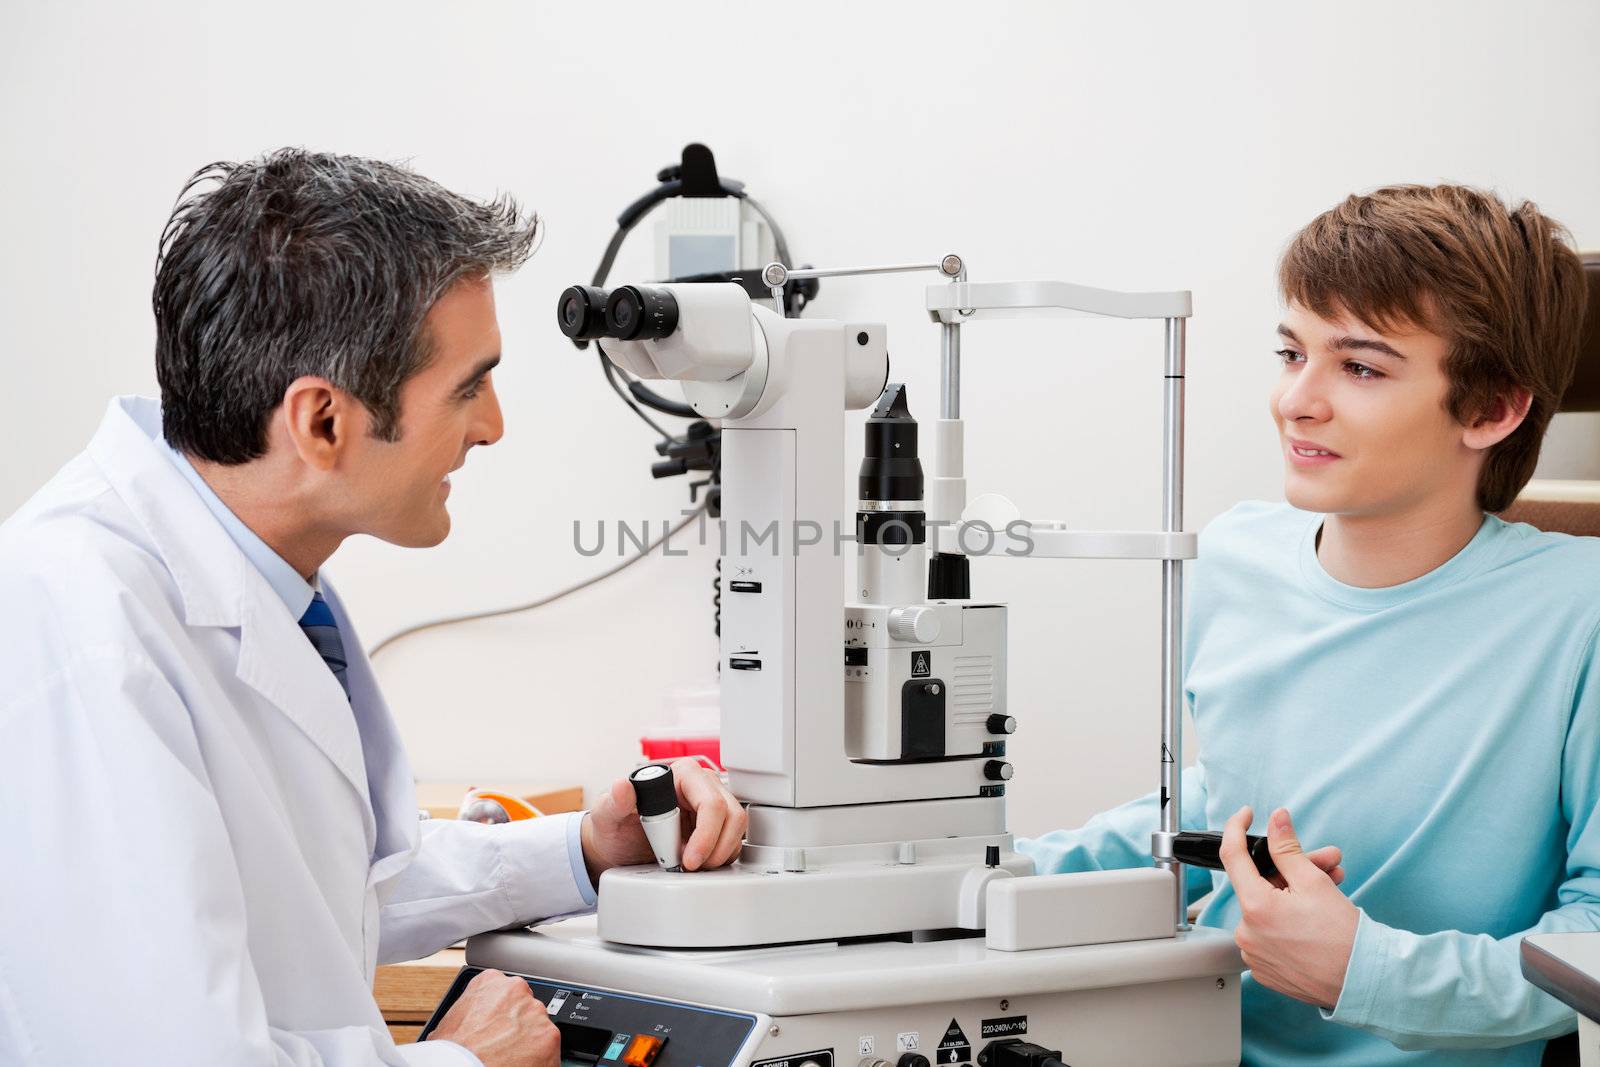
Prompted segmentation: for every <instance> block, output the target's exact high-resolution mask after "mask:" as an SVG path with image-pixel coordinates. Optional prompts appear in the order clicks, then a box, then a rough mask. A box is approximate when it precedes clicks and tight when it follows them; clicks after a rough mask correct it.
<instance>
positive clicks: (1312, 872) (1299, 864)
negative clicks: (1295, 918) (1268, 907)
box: [1267, 808, 1326, 886]
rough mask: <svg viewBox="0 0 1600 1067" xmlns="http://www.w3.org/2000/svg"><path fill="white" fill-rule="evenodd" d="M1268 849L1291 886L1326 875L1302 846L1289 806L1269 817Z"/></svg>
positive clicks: (1307, 883)
mask: <svg viewBox="0 0 1600 1067" xmlns="http://www.w3.org/2000/svg"><path fill="white" fill-rule="evenodd" d="M1267 849H1268V850H1269V851H1270V852H1271V853H1272V862H1273V863H1275V864H1277V865H1278V871H1279V873H1281V874H1282V875H1283V878H1284V881H1286V882H1288V883H1289V885H1290V886H1309V885H1312V884H1314V881H1315V880H1317V879H1321V878H1323V877H1326V875H1325V874H1324V872H1323V870H1322V868H1321V867H1320V866H1318V865H1317V864H1315V863H1313V862H1312V860H1311V857H1309V856H1307V855H1306V853H1305V850H1304V849H1303V848H1301V847H1300V838H1298V837H1296V836H1295V832H1294V820H1292V819H1291V818H1289V810H1288V809H1287V808H1279V809H1278V810H1276V811H1274V812H1273V813H1272V815H1271V816H1270V817H1269V818H1268V819H1267Z"/></svg>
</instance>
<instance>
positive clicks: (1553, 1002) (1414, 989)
mask: <svg viewBox="0 0 1600 1067" xmlns="http://www.w3.org/2000/svg"><path fill="white" fill-rule="evenodd" d="M1588 648H1589V656H1588V658H1587V660H1586V662H1585V663H1584V666H1583V669H1582V670H1581V672H1580V676H1579V678H1578V679H1577V684H1576V686H1575V688H1574V693H1575V696H1574V701H1573V711H1572V718H1571V720H1570V722H1569V725H1568V728H1567V737H1566V742H1565V745H1564V747H1563V750H1562V758H1561V814H1562V817H1563V819H1564V820H1565V822H1566V824H1567V826H1568V828H1569V829H1568V832H1567V839H1566V845H1567V863H1566V875H1565V879H1564V881H1563V882H1562V884H1561V887H1560V889H1559V890H1558V892H1557V894H1556V902H1557V906H1556V907H1555V908H1553V909H1551V910H1550V911H1548V912H1546V913H1545V914H1544V915H1543V916H1542V917H1541V918H1540V919H1539V921H1538V922H1537V923H1535V924H1534V925H1533V926H1532V927H1530V928H1528V929H1527V930H1522V931H1519V932H1518V933H1515V934H1513V935H1511V936H1510V937H1502V938H1494V937H1491V936H1489V935H1488V934H1470V933H1463V932H1461V931H1458V930H1445V931H1441V932H1439V933H1433V934H1414V933H1409V932H1407V931H1405V930H1398V929H1395V928H1394V927H1391V926H1385V925H1384V924H1383V923H1381V922H1377V921H1376V920H1374V919H1373V918H1372V917H1371V916H1369V915H1367V914H1366V913H1365V912H1363V913H1362V915H1361V921H1360V925H1359V926H1358V927H1357V929H1356V940H1355V944H1354V946H1353V947H1352V948H1351V953H1350V965H1349V968H1348V970H1347V971H1346V972H1345V979H1344V989H1343V991H1342V992H1341V994H1340V996H1339V1001H1338V1003H1337V1004H1335V1005H1334V1007H1333V1011H1331V1012H1328V1011H1324V1012H1323V1017H1324V1018H1327V1019H1331V1020H1332V1021H1334V1022H1338V1023H1344V1024H1345V1025H1347V1026H1353V1027H1358V1028H1360V1029H1364V1030H1368V1031H1370V1032H1372V1033H1374V1034H1377V1035H1378V1036H1380V1037H1383V1038H1386V1039H1388V1040H1389V1041H1390V1042H1392V1043H1393V1044H1394V1045H1396V1046H1397V1047H1399V1048H1402V1049H1408V1050H1409V1049H1449V1048H1497V1047H1500V1046H1504V1045H1514V1044H1519V1043H1521V1042H1524V1041H1535V1040H1538V1039H1541V1038H1549V1037H1556V1036H1559V1035H1561V1034H1564V1033H1567V1032H1569V1031H1571V1030H1572V1029H1573V1028H1574V1027H1575V1026H1576V1025H1577V1024H1576V1021H1575V1020H1576V1016H1575V1015H1574V1014H1573V1012H1572V1009H1571V1008H1568V1007H1567V1006H1566V1005H1565V1004H1562V1003H1561V1002H1560V1001H1559V1000H1557V999H1556V998H1555V997H1552V996H1551V995H1550V994H1548V993H1546V992H1544V991H1543V990H1541V989H1539V988H1537V987H1535V986H1534V985H1532V984H1531V983H1529V982H1528V981H1527V980H1526V979H1524V978H1523V977H1522V964H1521V948H1522V939H1523V938H1524V937H1526V936H1527V935H1528V934H1543V933H1557V932H1568V931H1580V930H1600V818H1597V817H1596V809H1597V808H1600V657H1597V655H1596V642H1595V640H1594V638H1593V637H1591V639H1590V643H1589V646H1588Z"/></svg>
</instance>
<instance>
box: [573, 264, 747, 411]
mask: <svg viewBox="0 0 1600 1067" xmlns="http://www.w3.org/2000/svg"><path fill="white" fill-rule="evenodd" d="M752 312H753V308H752V307H751V304H750V297H749V295H748V294H747V293H746V292H745V291H744V289H743V288H742V287H741V286H740V285H739V284H738V283H736V282H722V283H685V284H680V285H655V286H651V285H622V286H618V287H617V288H615V289H611V290H609V291H608V290H605V289H597V288H595V287H594V286H590V285H573V286H569V287H568V288H567V290H566V291H565V292H563V293H562V294H561V299H560V300H559V301H557V303H556V321H557V323H558V324H559V325H560V326H561V332H562V333H564V334H566V335H567V336H568V337H570V338H572V339H573V340H594V341H599V342H601V349H602V351H604V352H605V354H606V358H607V359H609V360H611V362H613V363H615V364H616V365H617V366H619V367H621V368H622V369H623V370H626V371H627V372H628V373H629V374H632V375H633V376H634V377H636V378H643V379H646V380H649V381H664V380H671V381H679V382H726V381H728V380H730V379H732V378H735V377H737V376H739V375H741V374H743V373H744V372H745V371H746V370H748V369H749V368H750V365H751V363H752V362H753V361H754V360H755V358H756V348H757V345H758V344H759V343H760V337H761V334H760V330H759V329H758V328H757V327H756V325H755V322H754V318H753V315H752ZM718 414H721V413H718Z"/></svg>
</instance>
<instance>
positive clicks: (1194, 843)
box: [1172, 830, 1278, 878]
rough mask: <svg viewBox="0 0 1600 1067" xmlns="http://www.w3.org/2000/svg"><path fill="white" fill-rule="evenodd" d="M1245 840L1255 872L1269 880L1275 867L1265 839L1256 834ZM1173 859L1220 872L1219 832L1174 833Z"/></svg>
mask: <svg viewBox="0 0 1600 1067" xmlns="http://www.w3.org/2000/svg"><path fill="white" fill-rule="evenodd" d="M1244 839H1245V844H1246V846H1247V847H1248V848H1249V850H1250V858H1251V859H1253V860H1255V862H1256V870H1257V871H1259V872H1261V877H1263V878H1271V877H1272V876H1273V875H1275V874H1277V873H1278V865H1277V864H1276V863H1274V862H1272V852H1271V850H1269V849H1268V848H1267V839H1266V838H1265V837H1261V836H1259V835H1257V834H1246V835H1245V838H1244ZM1172 858H1173V859H1175V860H1177V861H1178V862H1179V863H1187V864H1188V865H1189V866H1191V867H1206V868H1209V869H1210V870H1213V871H1220V870H1222V831H1221V830H1184V831H1183V832H1182V833H1178V834H1174V835H1173V837H1172Z"/></svg>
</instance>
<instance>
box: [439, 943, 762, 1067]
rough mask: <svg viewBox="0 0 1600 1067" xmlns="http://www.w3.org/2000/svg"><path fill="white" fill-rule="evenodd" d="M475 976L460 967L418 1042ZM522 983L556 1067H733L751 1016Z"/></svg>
mask: <svg viewBox="0 0 1600 1067" xmlns="http://www.w3.org/2000/svg"><path fill="white" fill-rule="evenodd" d="M481 970H482V968H479V967H467V968H465V969H463V970H462V972H461V973H460V974H459V975H457V976H456V980H455V983H454V984H453V985H451V987H450V991H449V992H448V993H446V994H445V997H444V999H443V1000H442V1001H440V1002H439V1007H438V1008H436V1009H435V1010H434V1013H433V1017H432V1018H431V1019H429V1020H428V1025H427V1026H425V1027H423V1030H422V1035H421V1037H420V1038H419V1040H426V1039H427V1037H428V1035H429V1034H431V1033H432V1032H433V1029H434V1027H435V1026H437V1025H438V1024H439V1020H440V1019H443V1018H444V1016H445V1013H446V1012H448V1011H449V1010H450V1006H451V1005H452V1004H454V1003H455V1002H456V999H457V998H458V997H460V996H461V992H462V990H464V989H465V988H466V987H467V983H468V982H470V981H472V979H473V977H474V976H476V975H477V974H478V973H479V972H480V971H481ZM525 981H526V982H527V983H528V988H529V989H530V990H532V991H533V995H534V996H535V997H537V998H538V999H539V1000H540V1001H541V1002H542V1003H543V1004H544V1006H545V1012H546V1013H547V1014H548V1015H549V1016H550V1020H551V1021H552V1022H554V1023H555V1024H556V1028H557V1029H558V1030H560V1031H561V1067H732V1065H733V1063H734V1062H735V1061H736V1060H737V1059H738V1057H739V1052H740V1050H741V1049H743V1048H744V1045H745V1043H746V1042H747V1041H749V1040H750V1037H751V1033H752V1031H753V1030H754V1029H755V1025H756V1017H755V1016H754V1015H744V1014H740V1013H738V1012H729V1011H720V1010H718V1009H715V1008H702V1007H697V1006H695V1005H692V1004H680V1003H675V1002H673V1001H668V1000H655V999H652V998H649V997H638V996H633V995H632V994H627V993H614V992H611V991H609V990H600V989H591V988H587V987H585V986H580V985H573V984H571V983H567V982H552V981H548V980H546V979H543V978H525Z"/></svg>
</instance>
